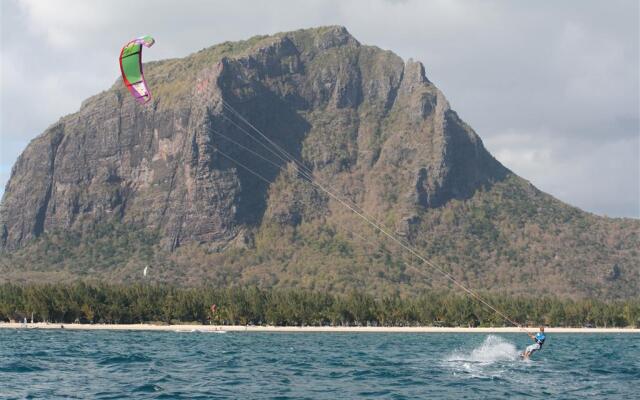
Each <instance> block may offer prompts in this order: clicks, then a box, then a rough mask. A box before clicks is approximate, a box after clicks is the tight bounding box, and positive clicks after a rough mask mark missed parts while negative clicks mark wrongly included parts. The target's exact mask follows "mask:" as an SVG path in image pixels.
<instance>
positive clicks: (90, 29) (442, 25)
mask: <svg viewBox="0 0 640 400" xmlns="http://www.w3.org/2000/svg"><path fill="white" fill-rule="evenodd" d="M1 4H2V5H1V7H2V8H1V13H2V14H1V22H2V23H1V25H2V36H1V46H0V67H1V79H0V88H1V91H2V96H1V100H0V111H1V113H0V118H1V120H0V186H1V188H0V194H1V193H2V192H3V191H4V185H5V184H6V181H7V180H8V178H9V174H10V170H11V167H12V165H13V163H14V162H15V160H16V158H17V157H18V155H19V154H20V152H21V151H22V150H23V149H24V148H25V146H26V145H27V144H28V142H29V141H30V140H31V139H32V138H34V137H35V136H37V135H38V134H40V133H41V132H42V131H43V130H44V129H45V128H46V127H47V126H49V125H50V124H52V123H54V122H55V121H57V120H58V119H59V118H60V117H61V116H62V115H65V114H69V113H72V112H75V111H77V110H78V108H79V107H80V103H81V101H82V100H83V99H85V98H87V97H89V96H91V95H93V94H96V93H98V92H100V91H102V90H105V89H107V88H109V87H110V86H111V85H112V84H113V83H114V82H115V81H116V78H117V77H118V74H119V67H118V63H117V58H118V54H119V51H120V48H121V46H122V45H123V44H124V42H126V41H127V40H129V39H130V38H132V37H136V36H140V35H142V34H150V35H152V36H153V37H154V38H155V39H156V41H157V42H156V45H155V46H154V47H153V48H151V49H149V50H148V51H146V52H145V59H146V60H157V59H163V58H173V57H183V56H186V55H188V54H190V53H192V52H194V51H197V50H200V49H202V48H204V47H209V46H211V45H213V44H216V43H219V42H223V41H227V40H240V39H246V38H248V37H250V36H253V35H257V34H269V33H275V32H281V31H288V30H294V29H299V28H307V27H313V26H318V25H335V24H337V25H344V26H346V27H347V29H348V30H349V31H350V32H351V33H352V34H353V35H354V36H355V37H356V38H357V39H358V40H359V41H360V42H361V43H364V44H371V45H376V46H379V47H382V48H385V49H389V50H392V51H394V52H395V53H397V54H398V55H400V56H402V57H403V58H405V59H408V58H414V59H417V60H420V61H422V62H423V63H424V64H425V67H426V70H427V76H428V77H429V79H430V80H431V81H432V82H434V83H435V84H436V85H437V86H438V87H439V88H440V89H441V90H442V91H443V92H444V94H445V95H446V96H447V98H448V100H449V102H450V103H451V106H452V108H453V109H455V110H456V111H457V112H458V114H459V115H460V117H461V118H462V119H464V120H465V121H466V122H467V123H469V124H470V125H471V126H472V127H473V128H474V129H475V131H476V132H477V133H478V134H479V135H480V137H481V138H482V139H483V141H484V143H485V145H486V147H487V148H488V149H489V151H491V153H493V155H494V156H496V158H498V160H500V161H501V162H502V163H503V164H505V165H506V166H507V167H508V168H510V169H511V170H513V171H514V172H516V173H517V174H519V175H520V176H522V177H524V178H526V179H528V180H530V181H531V182H532V183H533V184H534V185H536V186H537V187H538V188H540V189H542V190H544V191H546V192H548V193H551V194H553V195H554V196H556V197H557V198H559V199H561V200H563V201H565V202H568V203H570V204H572V205H575V206H578V207H580V208H582V209H584V210H587V211H591V212H594V213H596V214H600V215H608V216H617V217H634V218H640V100H639V93H640V78H639V74H640V73H639V71H640V65H639V64H640V63H639V58H640V56H639V52H640V50H639V47H640V43H639V41H640V39H639V38H640V22H639V21H640V9H639V6H638V1H636V0H629V1H562V2H559V1H524V0H523V1H471V0H469V1H457V0H446V1H444V0H442V1H424V0H423V1H419V0H416V1H410V0H406V1H403V0H395V1H393V0H387V1H382V0H380V1H349V0H335V1H308V0H306V1H300V0H291V1H277V0H270V1H264V2H260V1H251V2H250V1H240V0H234V1H184V0H183V1H140V0H136V1H132V0H109V1H89V0H78V1H72V0H56V1H50V0H39V1H38V0H6V1H5V0H2V2H1ZM152 90H153V88H152Z"/></svg>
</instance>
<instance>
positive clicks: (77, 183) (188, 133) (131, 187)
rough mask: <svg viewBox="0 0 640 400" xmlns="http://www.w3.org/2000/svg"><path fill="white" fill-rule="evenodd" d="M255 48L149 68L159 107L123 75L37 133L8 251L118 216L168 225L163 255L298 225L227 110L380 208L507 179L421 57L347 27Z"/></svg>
mask: <svg viewBox="0 0 640 400" xmlns="http://www.w3.org/2000/svg"><path fill="white" fill-rule="evenodd" d="M254 41H255V43H252V44H250V45H246V48H245V49H242V50H241V51H238V50H235V49H231V51H228V52H227V53H224V52H222V53H221V52H220V49H219V47H220V46H225V45H220V46H217V47H214V48H212V49H206V50H203V51H201V52H199V53H196V54H194V55H192V56H189V57H186V58H184V59H181V60H172V61H165V62H159V63H152V64H150V65H148V66H147V68H146V76H147V79H148V81H149V82H150V84H151V85H152V86H153V87H155V88H156V89H157V92H158V93H157V95H156V97H155V100H154V101H153V103H152V104H150V105H148V106H140V105H139V104H137V103H135V102H134V101H132V99H131V98H130V96H128V95H127V93H126V92H125V91H124V90H123V89H122V87H121V86H122V85H121V84H120V82H117V83H116V84H115V85H114V87H113V88H111V89H110V90H108V91H106V92H104V93H101V94H99V95H97V96H95V97H92V98H90V99H88V100H87V101H85V102H84V103H83V105H82V108H81V109H80V111H78V112H77V113H75V114H73V115H70V116H67V117H64V118H62V119H61V120H60V121H59V122H58V123H56V124H54V125H52V126H51V127H50V128H49V129H47V130H46V131H45V132H44V133H43V134H42V135H40V136H39V137H38V138H36V139H35V140H34V141H33V142H32V143H31V144H30V145H29V146H28V148H27V149H26V150H25V151H24V153H23V154H22V155H21V156H20V158H19V160H18V162H17V163H16V165H15V167H14V169H13V171H12V174H11V179H10V182H9V184H8V185H7V188H6V191H5V195H4V198H3V201H2V209H1V211H0V224H1V230H2V237H1V241H0V245H1V246H2V248H3V249H6V250H12V249H16V248H19V247H21V246H23V245H25V244H26V243H28V242H29V240H31V239H33V238H35V237H38V236H39V235H41V234H42V233H44V232H46V231H51V230H56V229H76V228H79V229H84V228H86V227H90V226H92V225H95V224H99V223H101V222H103V221H105V220H111V219H114V218H115V219H117V220H120V221H123V222H135V223H139V224H141V225H143V226H145V227H150V228H153V229H158V230H159V231H160V232H161V237H162V238H163V243H164V244H165V246H168V247H169V248H175V247H177V246H179V245H181V244H184V243H187V242H198V243H208V244H212V245H219V244H224V243H225V242H229V241H231V240H233V238H234V237H235V236H236V235H238V233H240V232H242V231H243V230H245V229H246V228H247V227H251V226H255V225H257V224H259V223H260V222H261V221H262V219H263V218H265V217H270V214H273V216H276V217H278V218H279V219H280V220H282V221H285V220H286V221H288V222H289V223H293V224H295V223H296V221H299V220H300V218H301V216H300V210H296V209H299V208H300V207H301V205H300V201H299V199H298V200H294V198H295V196H294V195H291V193H274V192H272V193H271V196H270V195H269V187H270V184H271V183H272V182H275V181H276V179H277V177H278V176H279V175H280V171H279V170H278V169H277V168H275V167H274V166H273V165H270V164H269V163H267V162H266V161H264V160H261V159H259V158H256V157H255V156H254V155H252V154H250V153H248V152H247V151H246V150H245V149H243V148H242V147H239V146H238V144H236V143H234V142H231V141H230V140H228V139H227V138H226V137H233V138H235V140H234V141H237V142H238V143H240V144H242V145H244V146H247V147H254V148H255V143H252V142H251V139H250V138H248V137H247V135H245V134H244V133H243V132H242V131H241V130H240V129H238V126H237V124H241V123H240V121H239V120H238V119H237V118H235V119H234V117H233V115H232V114H231V115H230V112H229V111H228V110H225V108H224V106H223V102H222V101H224V102H226V103H228V104H230V105H232V107H234V109H236V110H237V111H238V112H239V113H240V114H241V115H242V116H243V117H245V118H248V119H249V120H250V121H251V123H252V124H254V125H255V126H256V127H258V128H259V129H260V130H261V131H263V132H265V134H267V135H268V137H269V138H270V139H271V140H273V141H274V142H276V143H278V144H279V145H281V146H282V147H284V148H285V149H287V150H288V151H289V152H291V153H292V154H293V155H294V156H295V157H297V158H301V159H302V160H303V162H304V163H305V164H306V165H308V166H309V167H310V168H311V169H312V170H313V171H314V174H317V176H318V178H319V179H324V180H325V181H332V182H333V183H337V184H339V186H341V188H340V189H341V193H343V194H348V195H349V196H350V198H352V199H354V200H356V201H358V202H359V203H360V204H361V205H363V206H365V207H366V208H367V209H368V210H369V211H371V212H373V213H380V212H383V211H384V210H385V209H386V208H388V207H392V206H393V207H401V208H402V209H406V213H408V214H412V213H413V211H412V210H414V209H415V208H416V207H417V208H428V207H438V206H440V205H442V204H444V203H445V202H446V201H448V200H450V199H452V198H460V199H461V198H466V197H468V196H470V195H471V194H472V193H473V192H474V191H475V190H476V189H477V188H478V187H479V186H481V185H483V184H487V183H489V182H491V181H494V180H499V179H502V178H503V177H504V175H505V174H506V172H507V170H506V169H505V168H504V167H502V166H501V165H500V164H499V163H498V162H497V161H495V160H494V159H493V158H492V157H491V155H490V154H488V152H487V151H486V150H485V149H484V147H483V146H482V142H481V141H480V139H479V138H478V136H477V135H476V134H475V133H474V132H473V131H472V130H471V129H470V128H469V127H468V126H467V125H466V124H464V123H463V122H462V121H461V120H460V119H459V118H458V116H457V115H456V114H455V112H453V111H452V110H451V109H450V108H449V104H448V102H447V100H446V99H445V98H444V95H443V94H442V93H441V92H440V91H439V90H438V89H437V88H436V87H435V86H434V85H433V84H432V83H431V82H429V80H428V79H427V77H426V75H425V70H424V66H423V65H422V64H421V63H419V62H414V61H409V62H407V63H404V62H403V61H402V60H401V59H400V58H399V57H397V56H395V55H394V54H392V53H390V52H387V51H383V50H380V49H377V48H374V47H369V46H362V45H361V44H360V43H358V41H357V40H355V39H354V38H353V37H352V36H351V35H350V34H349V33H348V32H347V31H346V29H344V28H342V27H328V28H320V29H315V30H305V31H297V32H291V33H285V34H279V35H276V36H273V37H265V38H260V39H257V40H254ZM232 47H233V46H232ZM194 64H197V66H195V65H194ZM185 69H188V71H184V72H183V70H185ZM172 88H175V90H172ZM241 125H244V124H241ZM244 127H245V128H246V127H247V126H246V125H244ZM217 133H221V134H222V135H224V136H221V135H218V134H217ZM252 144H253V146H252ZM255 151H258V152H263V153H264V149H262V148H257V149H255ZM224 155H229V156H231V157H232V158H233V159H234V160H236V161H239V162H240V163H242V164H243V165H246V166H247V167H249V168H250V169H251V170H254V171H262V172H263V174H264V176H265V177H266V178H267V180H268V181H269V182H270V183H269V184H267V183H265V182H263V181H262V180H260V179H258V178H257V177H256V176H253V175H252V174H251V173H249V172H248V171H247V170H245V169H243V168H241V167H238V165H236V164H234V162H233V161H231V160H229V159H227V158H225V157H224ZM264 155H265V156H270V155H269V154H264ZM271 158H274V157H271ZM274 160H275V161H276V162H280V163H282V160H278V159H274ZM347 191H348V193H347ZM389 191H392V192H393V196H391V197H390V196H389V193H388V192H389ZM393 199H395V200H393ZM270 205H271V206H270ZM288 209H291V211H290V214H291V215H286V214H288V212H286V210H288ZM267 210H272V211H270V212H268V213H267V215H265V211H267ZM276 210H280V211H276Z"/></svg>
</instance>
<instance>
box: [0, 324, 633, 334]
mask: <svg viewBox="0 0 640 400" xmlns="http://www.w3.org/2000/svg"><path fill="white" fill-rule="evenodd" d="M26 327H27V328H28V329H62V327H64V329H77V330H78V329H79V330H118V331H128V330H133V331H168V332H194V331H197V332H215V331H226V332H301V333H304V332H349V333H364V332H367V333H391V332H393V333H517V332H522V330H521V329H518V328H514V327H509V328H446V327H432V326H420V327H353V326H352V327H337V326H336V327H333V326H305V327H296V326H242V325H225V326H222V325H218V326H216V325H152V324H119V325H111V324H54V323H49V324H46V323H42V322H38V323H33V324H27V325H26ZM2 328H8V329H23V328H25V325H24V324H21V323H3V322H0V329H2ZM527 330H529V331H531V332H535V331H537V330H538V327H537V326H534V327H529V328H527ZM545 332H547V333H640V329H639V328H553V327H548V328H545Z"/></svg>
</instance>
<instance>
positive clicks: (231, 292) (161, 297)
mask: <svg viewBox="0 0 640 400" xmlns="http://www.w3.org/2000/svg"><path fill="white" fill-rule="evenodd" d="M484 297H485V298H486V299H488V301H489V302H490V303H491V304H493V305H495V306H496V307H498V308H499V309H501V310H502V311H503V312H505V313H506V314H507V315H509V316H511V317H512V318H514V319H515V320H517V321H520V322H522V323H523V324H529V325H532V324H533V325H537V324H546V325H551V326H571V327H576V326H577V327H580V326H584V325H593V326H598V327H627V326H635V327H637V326H640V298H637V299H634V300H627V301H619V302H601V301H593V300H581V301H573V300H561V299H558V298H555V297H543V298H531V297H513V296H505V295H498V294H490V293H485V294H484ZM212 304H216V305H217V311H216V312H215V313H212V312H211V311H210V307H211V305H212ZM31 315H33V317H34V320H35V321H50V322H58V323H71V322H83V323H140V322H160V321H163V322H165V323H179V322H181V323H193V322H198V323H203V324H204V323H208V322H209V321H211V323H215V324H240V325H245V324H256V325H262V324H269V325H281V326H283V325H289V326H300V325H314V326H319V325H332V326H338V325H340V326H344V325H347V326H417V325H422V326H432V325H435V326H504V325H505V322H504V321H502V320H501V319H500V317H499V316H497V315H496V314H495V313H494V312H492V311H489V310H487V309H486V308H485V307H483V306H481V305H480V304H479V303H477V302H475V301H473V300H472V299H470V298H469V297H466V296H463V295H461V294H456V293H451V292H441V291H431V292H425V293H423V294H421V295H420V296H417V297H410V298H403V297H399V296H385V297H381V298H376V297H373V296H370V295H367V294H366V293H363V292H358V291H352V292H350V293H347V294H344V295H331V294H328V293H327V292H318V291H304V290H294V289H271V290H265V289H259V288H256V287H236V288H226V289H214V288H189V289H187V288H177V287H172V286H165V285H147V284H136V285H105V284H100V285H90V284H86V283H74V284H69V285H63V284H43V285H27V286H20V285H13V284H4V285H0V320H21V319H22V318H24V317H27V318H29V319H30V318H31Z"/></svg>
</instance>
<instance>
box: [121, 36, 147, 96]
mask: <svg viewBox="0 0 640 400" xmlns="http://www.w3.org/2000/svg"><path fill="white" fill-rule="evenodd" d="M154 43H155V40H153V38H152V37H151V36H148V35H147V36H142V37H139V38H137V39H133V40H132V41H130V42H129V43H127V44H125V45H124V47H123V48H122V50H121V51H120V72H122V80H123V81H124V84H125V86H126V87H127V89H129V91H130V92H131V94H132V95H133V97H135V99H136V100H138V101H139V102H140V103H142V104H144V103H147V102H148V101H149V100H151V92H150V91H149V88H148V87H147V82H146V81H145V80H144V74H143V73H142V46H145V47H151V46H153V44H154Z"/></svg>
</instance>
